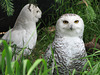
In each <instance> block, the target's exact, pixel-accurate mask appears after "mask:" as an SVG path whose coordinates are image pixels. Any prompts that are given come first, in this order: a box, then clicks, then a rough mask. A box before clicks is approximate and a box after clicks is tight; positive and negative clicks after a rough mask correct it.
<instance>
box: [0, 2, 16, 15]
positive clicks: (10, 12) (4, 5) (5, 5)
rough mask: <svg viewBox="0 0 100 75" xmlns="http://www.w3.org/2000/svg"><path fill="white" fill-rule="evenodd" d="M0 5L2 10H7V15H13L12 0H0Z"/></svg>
mask: <svg viewBox="0 0 100 75" xmlns="http://www.w3.org/2000/svg"><path fill="white" fill-rule="evenodd" d="M0 5H1V7H2V9H4V11H6V12H7V15H8V16H11V15H13V12H14V9H13V8H14V7H13V3H12V0H0Z"/></svg>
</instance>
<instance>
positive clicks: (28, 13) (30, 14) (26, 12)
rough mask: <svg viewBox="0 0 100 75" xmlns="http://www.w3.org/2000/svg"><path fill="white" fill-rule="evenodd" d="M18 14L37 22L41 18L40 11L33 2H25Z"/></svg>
mask: <svg viewBox="0 0 100 75" xmlns="http://www.w3.org/2000/svg"><path fill="white" fill-rule="evenodd" d="M20 14H21V15H23V16H24V17H25V18H27V19H28V20H32V21H35V22H37V21H38V20H39V18H41V15H42V12H41V10H40V9H39V7H38V6H36V5H33V4H27V5H25V6H24V7H23V9H22V10H21V13H20Z"/></svg>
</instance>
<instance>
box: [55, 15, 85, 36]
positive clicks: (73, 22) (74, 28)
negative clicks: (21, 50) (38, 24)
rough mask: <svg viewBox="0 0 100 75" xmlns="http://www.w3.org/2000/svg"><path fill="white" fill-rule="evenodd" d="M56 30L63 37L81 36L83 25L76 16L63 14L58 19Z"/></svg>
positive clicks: (80, 19)
mask: <svg viewBox="0 0 100 75" xmlns="http://www.w3.org/2000/svg"><path fill="white" fill-rule="evenodd" d="M56 29H57V31H58V32H59V33H61V34H64V35H68V36H83V31H84V23H83V20H82V18H81V17H80V16H78V15H76V14H64V15H62V16H61V17H60V18H59V19H58V21H57V24H56Z"/></svg>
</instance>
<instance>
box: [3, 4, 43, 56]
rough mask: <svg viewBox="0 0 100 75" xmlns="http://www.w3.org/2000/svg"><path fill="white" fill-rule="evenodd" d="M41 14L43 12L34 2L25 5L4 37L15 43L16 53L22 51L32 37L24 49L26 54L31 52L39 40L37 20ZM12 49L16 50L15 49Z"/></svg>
mask: <svg viewBox="0 0 100 75" xmlns="http://www.w3.org/2000/svg"><path fill="white" fill-rule="evenodd" d="M41 15H42V12H41V10H40V9H39V7H38V6H36V5H33V4H27V5H25V6H24V7H23V8H22V10H21V12H20V14H19V16H18V18H17V20H16V22H15V25H14V27H13V28H12V29H10V30H9V31H8V32H7V33H6V34H5V35H4V36H3V37H2V39H4V40H6V41H7V42H9V41H10V39H11V45H14V44H15V45H16V46H17V47H16V51H15V53H18V52H20V51H21V50H22V48H23V47H24V46H25V45H26V44H27V42H28V40H29V39H30V38H31V39H30V41H29V43H28V44H27V46H26V48H25V50H24V55H30V54H31V50H30V49H34V47H35V45H36V41H37V29H36V22H38V20H39V18H41ZM32 34H33V35H32ZM10 35H11V36H10ZM31 36H32V37H31ZM12 50H13V52H14V49H12Z"/></svg>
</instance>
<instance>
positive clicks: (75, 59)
mask: <svg viewBox="0 0 100 75" xmlns="http://www.w3.org/2000/svg"><path fill="white" fill-rule="evenodd" d="M83 31H84V23H83V20H82V18H81V17H80V16H78V15H76V14H64V15H62V16H61V17H60V18H59V19H58V21H57V23H56V33H55V39H54V41H53V43H52V44H50V45H49V46H48V48H47V50H46V52H45V54H44V58H45V60H46V61H47V63H48V66H49V67H50V68H51V67H52V73H53V75H57V70H56V69H53V68H54V67H55V62H56V65H57V66H58V73H59V75H69V72H71V73H72V71H73V70H74V69H76V71H77V72H80V71H81V70H82V69H83V66H84V64H85V63H86V59H80V58H82V57H86V56H87V53H86V50H85V46H84V42H83V39H82V37H83ZM52 52H53V53H54V58H55V60H54V59H53V58H52V57H53V56H52ZM54 61H55V62H54ZM50 62H51V63H50Z"/></svg>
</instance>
